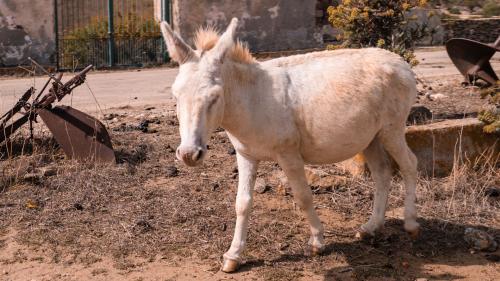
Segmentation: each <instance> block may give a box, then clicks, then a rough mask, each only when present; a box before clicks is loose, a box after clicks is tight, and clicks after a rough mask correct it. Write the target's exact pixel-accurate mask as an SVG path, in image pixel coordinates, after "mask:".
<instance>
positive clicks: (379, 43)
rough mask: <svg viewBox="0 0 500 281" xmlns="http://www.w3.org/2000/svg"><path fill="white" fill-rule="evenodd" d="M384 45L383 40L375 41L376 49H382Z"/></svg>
mask: <svg viewBox="0 0 500 281" xmlns="http://www.w3.org/2000/svg"><path fill="white" fill-rule="evenodd" d="M384 45H385V40H384V39H382V38H380V39H378V41H377V47H379V48H382V47H383V46H384Z"/></svg>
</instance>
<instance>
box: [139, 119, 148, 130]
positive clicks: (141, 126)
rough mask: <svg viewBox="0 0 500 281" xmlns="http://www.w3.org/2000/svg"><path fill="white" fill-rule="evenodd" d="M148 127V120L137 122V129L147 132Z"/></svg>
mask: <svg viewBox="0 0 500 281" xmlns="http://www.w3.org/2000/svg"><path fill="white" fill-rule="evenodd" d="M148 128H149V120H144V121H142V122H141V123H139V126H137V130H139V131H141V132H143V133H147V132H148Z"/></svg>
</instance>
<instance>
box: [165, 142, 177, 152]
mask: <svg viewBox="0 0 500 281" xmlns="http://www.w3.org/2000/svg"><path fill="white" fill-rule="evenodd" d="M166 150H167V152H170V153H174V152H175V149H174V148H172V147H171V146H170V144H169V145H167V147H166Z"/></svg>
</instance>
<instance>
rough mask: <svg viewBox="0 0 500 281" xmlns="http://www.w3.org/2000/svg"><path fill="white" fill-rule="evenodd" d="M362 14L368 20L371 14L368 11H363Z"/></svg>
mask: <svg viewBox="0 0 500 281" xmlns="http://www.w3.org/2000/svg"><path fill="white" fill-rule="evenodd" d="M361 16H362V17H363V19H365V20H367V19H368V18H369V17H370V15H369V14H368V12H363V13H362V14H361Z"/></svg>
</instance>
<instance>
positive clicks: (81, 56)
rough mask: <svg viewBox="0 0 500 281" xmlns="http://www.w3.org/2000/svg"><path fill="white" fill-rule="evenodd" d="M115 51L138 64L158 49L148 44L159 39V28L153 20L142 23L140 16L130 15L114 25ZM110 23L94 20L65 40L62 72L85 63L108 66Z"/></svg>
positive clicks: (64, 37)
mask: <svg viewBox="0 0 500 281" xmlns="http://www.w3.org/2000/svg"><path fill="white" fill-rule="evenodd" d="M114 36H115V45H116V49H117V50H120V51H121V52H120V55H121V57H122V59H124V60H126V61H131V62H132V63H135V61H136V60H137V58H134V56H141V55H143V54H146V55H149V56H151V55H150V54H154V53H155V52H157V50H156V48H157V46H156V45H154V44H148V42H145V41H147V40H141V39H148V38H154V37H158V38H159V37H160V36H161V32H160V27H159V25H158V24H157V23H156V22H155V21H154V19H148V20H143V19H141V18H140V17H139V16H138V15H137V14H134V13H130V14H128V15H127V16H125V17H122V18H120V19H119V20H118V21H116V22H115V23H114ZM107 39H108V20H107V19H106V18H94V19H92V20H91V21H90V22H89V23H88V24H87V25H85V26H83V27H78V28H75V29H73V30H71V31H69V32H68V33H66V34H65V35H64V36H63V38H62V43H61V44H62V53H61V57H62V58H63V59H62V62H61V66H62V67H63V68H73V67H74V66H75V64H76V65H79V64H82V63H93V64H94V65H96V66H99V65H105V64H107V61H108V59H107V56H108V52H107V46H108V41H107Z"/></svg>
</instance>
